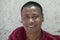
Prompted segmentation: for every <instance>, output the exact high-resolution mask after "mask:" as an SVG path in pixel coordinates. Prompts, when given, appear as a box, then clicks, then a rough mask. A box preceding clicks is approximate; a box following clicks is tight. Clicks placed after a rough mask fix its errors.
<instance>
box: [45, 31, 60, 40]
mask: <svg viewBox="0 0 60 40" xmlns="http://www.w3.org/2000/svg"><path fill="white" fill-rule="evenodd" d="M44 32H45V31H44ZM45 39H46V40H60V36H59V35H53V34H50V33H48V32H45Z"/></svg>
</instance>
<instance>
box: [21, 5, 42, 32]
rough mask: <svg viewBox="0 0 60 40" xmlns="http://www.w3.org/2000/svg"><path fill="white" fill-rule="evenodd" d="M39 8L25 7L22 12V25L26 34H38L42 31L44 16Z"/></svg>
mask: <svg viewBox="0 0 60 40" xmlns="http://www.w3.org/2000/svg"><path fill="white" fill-rule="evenodd" d="M41 13H42V12H41V10H40V8H39V7H35V6H31V7H24V8H23V10H22V23H23V25H24V28H25V31H26V32H37V31H39V30H40V29H41V25H42V20H43V17H42V14H41Z"/></svg>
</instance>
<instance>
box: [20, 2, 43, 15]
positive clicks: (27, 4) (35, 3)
mask: <svg viewBox="0 0 60 40" xmlns="http://www.w3.org/2000/svg"><path fill="white" fill-rule="evenodd" d="M31 6H35V7H36V6H37V7H39V8H40V10H41V12H43V10H42V6H41V5H40V4H39V3H37V2H34V1H29V2H27V3H25V4H24V5H23V6H22V8H21V14H22V10H23V8H24V7H31ZM41 14H42V16H43V13H41Z"/></svg>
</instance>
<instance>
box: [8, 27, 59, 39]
mask: <svg viewBox="0 0 60 40" xmlns="http://www.w3.org/2000/svg"><path fill="white" fill-rule="evenodd" d="M8 40H26V32H25V29H24V27H19V28H17V29H15V30H14V31H13V32H12V34H11V35H10V36H9V38H8ZM40 40H60V36H57V35H52V34H49V33H47V32H45V31H43V30H41V36H40Z"/></svg>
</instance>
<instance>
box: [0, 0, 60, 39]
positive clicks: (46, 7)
mask: <svg viewBox="0 0 60 40" xmlns="http://www.w3.org/2000/svg"><path fill="white" fill-rule="evenodd" d="M28 1H35V2H38V3H39V4H40V5H41V6H42V8H43V13H44V22H43V24H42V29H43V30H45V31H47V32H49V33H51V34H54V35H60V0H0V40H7V39H8V36H9V35H10V34H11V33H12V31H13V30H14V29H16V28H17V27H20V26H22V23H21V22H20V21H21V12H20V9H21V7H22V6H23V5H24V4H25V3H26V2H28Z"/></svg>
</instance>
